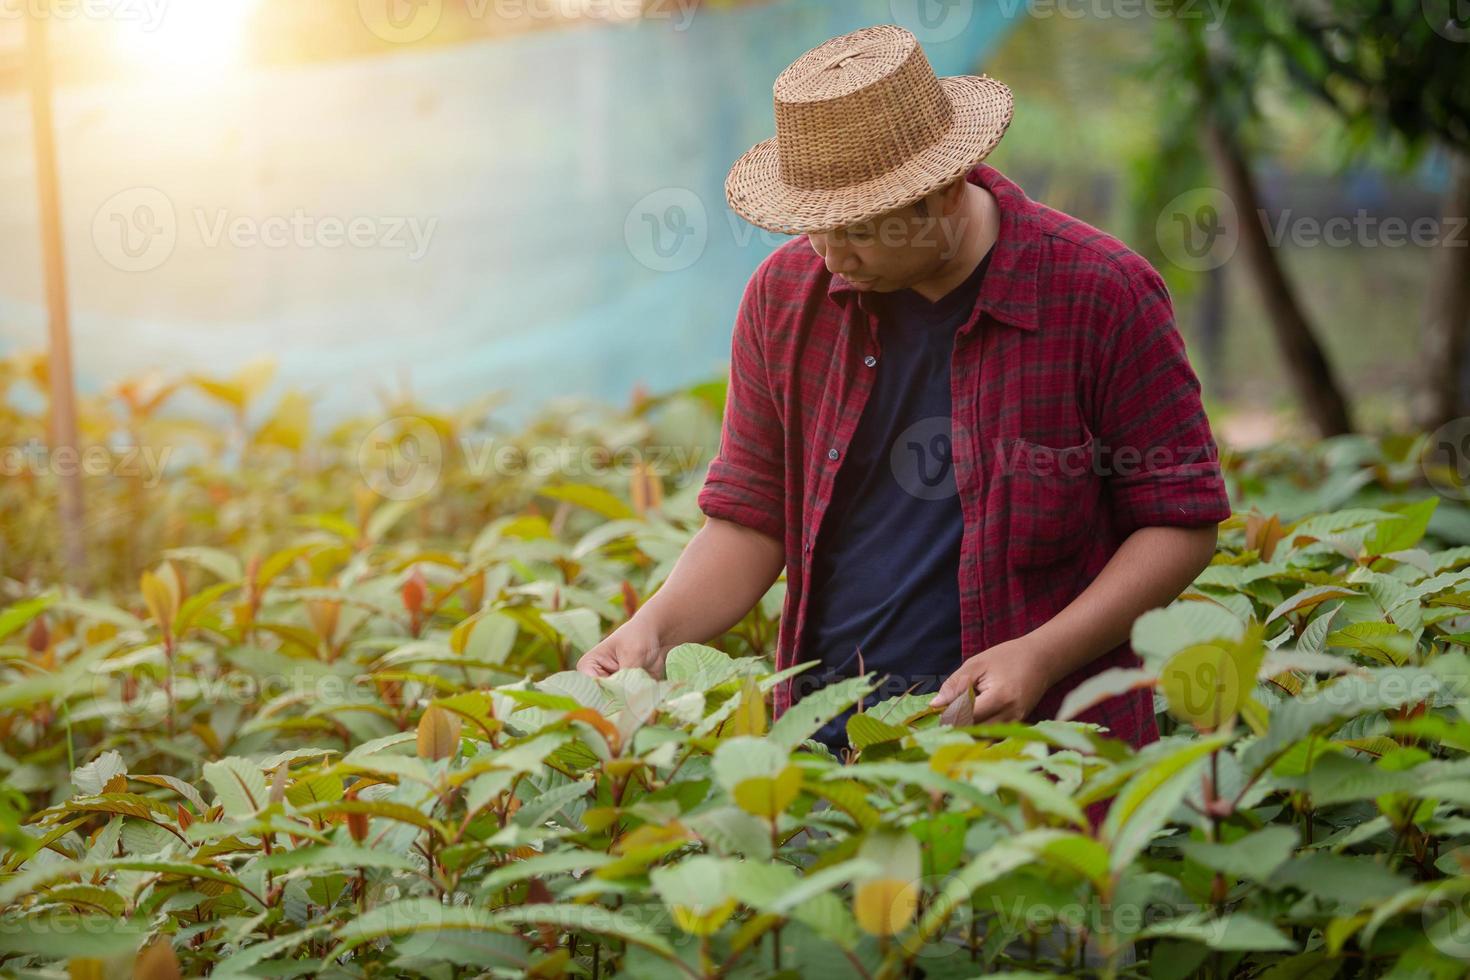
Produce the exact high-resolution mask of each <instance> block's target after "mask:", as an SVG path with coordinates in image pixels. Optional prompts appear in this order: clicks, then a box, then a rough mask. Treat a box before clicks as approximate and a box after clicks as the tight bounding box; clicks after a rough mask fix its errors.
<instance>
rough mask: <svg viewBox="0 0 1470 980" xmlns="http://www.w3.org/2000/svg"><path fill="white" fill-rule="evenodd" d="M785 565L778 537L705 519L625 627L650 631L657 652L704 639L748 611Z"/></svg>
mask: <svg viewBox="0 0 1470 980" xmlns="http://www.w3.org/2000/svg"><path fill="white" fill-rule="evenodd" d="M785 564H786V555H785V547H784V546H783V545H782V543H781V542H780V541H777V540H776V539H775V538H772V537H769V536H767V535H765V534H762V533H760V532H759V531H753V530H751V529H750V528H747V527H743V526H741V525H739V524H735V523H732V522H730V521H724V520H719V519H717V518H710V519H709V520H708V521H707V522H706V523H705V526H704V527H702V528H700V529H699V531H698V532H697V533H696V534H695V535H694V537H693V538H691V539H690V540H689V544H688V545H686V546H685V548H684V551H683V553H682V554H681V555H680V556H679V560H678V561H677V562H675V563H674V568H673V570H672V571H671V572H670V573H669V577H668V578H667V579H666V580H665V581H664V583H663V585H661V586H660V587H659V589H658V591H657V592H655V593H654V594H653V596H652V597H651V598H650V599H649V600H648V601H647V602H645V603H644V604H643V606H642V607H641V608H640V609H639V610H638V612H637V613H636V614H635V615H634V617H633V619H631V620H629V622H628V624H627V625H629V626H635V627H636V628H638V629H649V630H652V631H653V633H654V635H656V636H657V638H658V643H659V645H660V647H661V648H662V649H663V650H668V649H670V648H672V647H675V646H678V645H679V644H680V643H704V642H708V641H709V640H712V639H714V638H715V637H717V636H719V635H720V634H722V633H724V632H725V631H726V630H728V629H730V628H731V627H732V626H734V625H735V624H736V623H738V622H740V620H741V619H743V618H744V617H745V614H746V613H748V612H750V610H751V608H752V607H754V606H755V604H756V603H757V602H759V601H760V598H761V596H763V595H765V593H766V590H767V589H769V588H770V587H771V583H773V582H775V581H776V577H777V576H778V575H780V574H781V569H782V568H783V567H785Z"/></svg>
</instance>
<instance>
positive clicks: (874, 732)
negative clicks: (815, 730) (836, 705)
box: [798, 702, 909, 752]
mask: <svg viewBox="0 0 1470 980" xmlns="http://www.w3.org/2000/svg"><path fill="white" fill-rule="evenodd" d="M798 703H800V702H798ZM840 713H841V712H839V714H840ZM908 733H909V730H908V729H907V728H899V727H898V726H897V725H890V724H888V722H886V721H879V720H878V719H877V718H874V717H873V716H872V715H870V714H868V713H867V712H866V711H855V712H853V713H852V714H851V715H849V716H848V719H847V741H848V743H849V744H850V745H851V746H852V747H853V748H855V749H857V750H858V751H859V752H861V751H862V750H863V749H868V748H872V747H873V746H874V745H882V744H883V743H885V742H897V741H898V740H899V739H901V738H903V737H904V736H906V735H908Z"/></svg>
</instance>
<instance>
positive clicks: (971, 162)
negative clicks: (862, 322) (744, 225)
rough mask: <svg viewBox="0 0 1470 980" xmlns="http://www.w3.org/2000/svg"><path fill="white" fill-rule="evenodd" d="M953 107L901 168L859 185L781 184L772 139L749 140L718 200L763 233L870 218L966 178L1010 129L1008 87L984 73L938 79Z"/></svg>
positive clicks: (826, 226)
mask: <svg viewBox="0 0 1470 980" xmlns="http://www.w3.org/2000/svg"><path fill="white" fill-rule="evenodd" d="M939 84H940V85H941V86H942V87H943V89H944V92H945V94H946V95H948V96H949V99H950V102H951V103H952V104H953V106H954V120H953V123H952V124H951V126H950V129H949V131H948V132H947V133H946V134H945V135H944V136H943V137H942V138H941V139H940V140H939V141H938V142H936V143H935V144H933V145H932V146H930V147H928V148H927V149H925V150H922V151H920V152H919V153H918V154H916V155H915V156H913V157H911V158H909V159H908V160H907V161H905V162H904V163H902V164H900V165H899V166H897V167H895V168H894V169H892V170H890V171H888V172H887V173H885V174H883V175H881V176H879V177H875V178H873V179H871V180H867V181H864V182H862V183H859V184H851V185H848V186H847V187H841V188H836V189H832V190H826V189H823V190H804V189H802V188H800V187H792V186H790V185H789V184H787V183H785V182H784V181H782V180H781V167H780V154H779V151H778V148H777V147H778V142H777V139H776V138H772V139H768V140H765V141H764V142H761V143H757V144H756V145H755V146H753V147H752V148H751V149H750V150H749V151H747V152H746V153H745V155H744V156H742V157H741V158H740V159H739V160H737V161H735V166H733V167H731V168H730V173H729V176H727V177H726V178H725V199H726V200H727V201H728V202H729V203H730V207H731V208H733V209H734V210H735V212H736V213H737V214H739V215H740V216H741V217H742V218H744V219H745V220H746V221H749V222H750V223H751V224H753V225H755V226H757V227H759V228H765V229H767V230H768V231H777V232H783V233H785V234H788V235H800V234H805V233H807V232H822V231H832V230H833V229H836V228H842V227H845V226H847V225H852V224H857V223H859V222H862V221H867V220H869V219H871V218H876V217H878V216H879V215H881V214H884V213H886V212H889V211H892V210H894V209H896V208H901V207H904V206H905V205H908V204H912V203H914V202H915V201H917V200H919V198H921V197H924V196H925V195H926V194H930V193H932V192H933V191H936V190H938V189H939V188H941V187H943V186H945V185H946V184H948V183H950V182H951V181H953V180H954V179H955V178H957V177H960V176H962V175H964V174H967V173H969V172H970V171H971V170H973V169H974V168H975V165H976V164H978V163H980V162H981V161H982V160H984V159H985V158H986V157H987V156H989V155H990V152H991V151H992V150H994V149H995V147H996V144H998V143H999V142H1000V138H1001V137H1002V136H1004V135H1005V131H1006V128H1007V127H1009V126H1010V124H1011V115H1012V113H1013V111H1014V109H1015V100H1014V97H1013V96H1012V94H1011V90H1010V89H1009V88H1007V87H1006V86H1005V85H1003V84H1001V83H1000V82H998V81H996V80H995V79H993V78H990V77H988V76H974V75H954V76H949V77H946V78H941V79H939Z"/></svg>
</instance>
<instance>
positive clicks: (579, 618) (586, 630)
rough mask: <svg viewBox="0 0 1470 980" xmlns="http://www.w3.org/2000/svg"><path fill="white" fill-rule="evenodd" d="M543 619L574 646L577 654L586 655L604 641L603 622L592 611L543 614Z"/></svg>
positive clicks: (573, 610) (576, 610)
mask: <svg viewBox="0 0 1470 980" xmlns="http://www.w3.org/2000/svg"><path fill="white" fill-rule="evenodd" d="M541 618H542V619H543V620H545V621H546V624H547V625H548V626H550V627H551V628H552V629H554V630H556V631H557V632H558V633H560V634H561V635H562V636H564V637H566V639H567V641H568V642H569V643H570V644H571V645H572V649H573V650H575V651H576V652H577V653H579V654H580V653H586V652H587V651H588V650H590V649H592V648H593V647H595V646H597V644H598V642H599V641H601V639H602V620H600V619H599V618H598V616H597V613H595V612H593V611H592V610H591V609H563V610H561V611H559V612H547V613H542V614H541Z"/></svg>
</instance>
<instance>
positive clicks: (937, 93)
mask: <svg viewBox="0 0 1470 980" xmlns="http://www.w3.org/2000/svg"><path fill="white" fill-rule="evenodd" d="M774 94H775V105H776V136H775V138H774V139H769V140H766V141H765V142H762V143H758V144H756V145H755V146H754V147H752V148H751V149H750V151H749V152H747V153H746V154H745V155H744V156H742V157H741V158H740V159H739V160H737V161H736V162H735V166H734V167H732V168H731V169H730V174H729V176H728V177H726V178H725V197H726V199H727V200H728V201H729V202H730V207H732V208H734V209H735V211H736V212H737V213H738V214H739V215H740V216H741V217H743V218H745V220H747V221H749V222H750V223H751V224H753V225H757V226H759V227H761V228H766V229H768V230H770V231H780V232H785V233H787V234H792V235H797V234H802V233H805V232H809V231H830V230H832V229H834V228H840V227H843V226H845V225H850V224H856V223H858V222H861V221H866V220H868V219H869V218H874V217H877V216H878V215H880V214H883V213H884V212H887V211H892V210H893V209H895V208H901V207H903V206H904V205H907V204H912V203H913V202H914V201H917V200H918V199H919V198H921V197H923V196H924V195H926V194H929V193H931V192H933V191H935V190H938V189H939V188H941V187H943V186H945V185H946V184H948V183H950V182H951V181H953V180H954V179H955V178H957V177H960V176H962V175H964V174H966V173H968V172H969V171H970V170H971V169H973V168H974V166H975V165H976V164H977V163H979V162H980V161H981V160H984V159H985V158H986V157H987V156H989V155H990V151H991V150H993V149H995V146H996V144H997V143H999V142H1000V138H1001V137H1002V136H1003V135H1005V131H1006V127H1007V126H1009V125H1010V123H1011V112H1012V109H1013V108H1014V105H1015V100H1014V99H1013V98H1012V96H1011V90H1010V89H1008V88H1007V87H1006V86H1004V85H1002V84H1001V83H1000V82H997V81H996V80H995V79H993V78H990V77H989V76H988V75H981V76H980V77H978V78H977V77H974V76H970V75H959V76H955V77H952V78H937V77H935V75H934V69H933V68H931V67H930V65H929V59H928V58H926V57H924V49H923V48H921V47H919V42H918V40H917V39H916V38H915V37H914V35H913V34H911V33H909V32H908V31H906V30H904V29H903V28H902V27H898V26H895V25H892V24H887V25H884V26H882V27H865V28H863V29H862V30H860V31H854V32H853V33H851V34H846V35H843V36H842V37H837V38H833V39H832V40H830V41H827V42H825V43H823V44H821V45H818V46H817V47H815V48H813V49H812V50H810V51H808V52H807V53H806V54H804V55H802V56H801V57H800V58H798V59H797V60H796V61H794V62H793V63H792V64H791V65H790V66H789V67H787V69H786V70H785V71H783V72H782V73H781V75H780V77H778V78H777V79H776V85H775V90H774Z"/></svg>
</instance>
